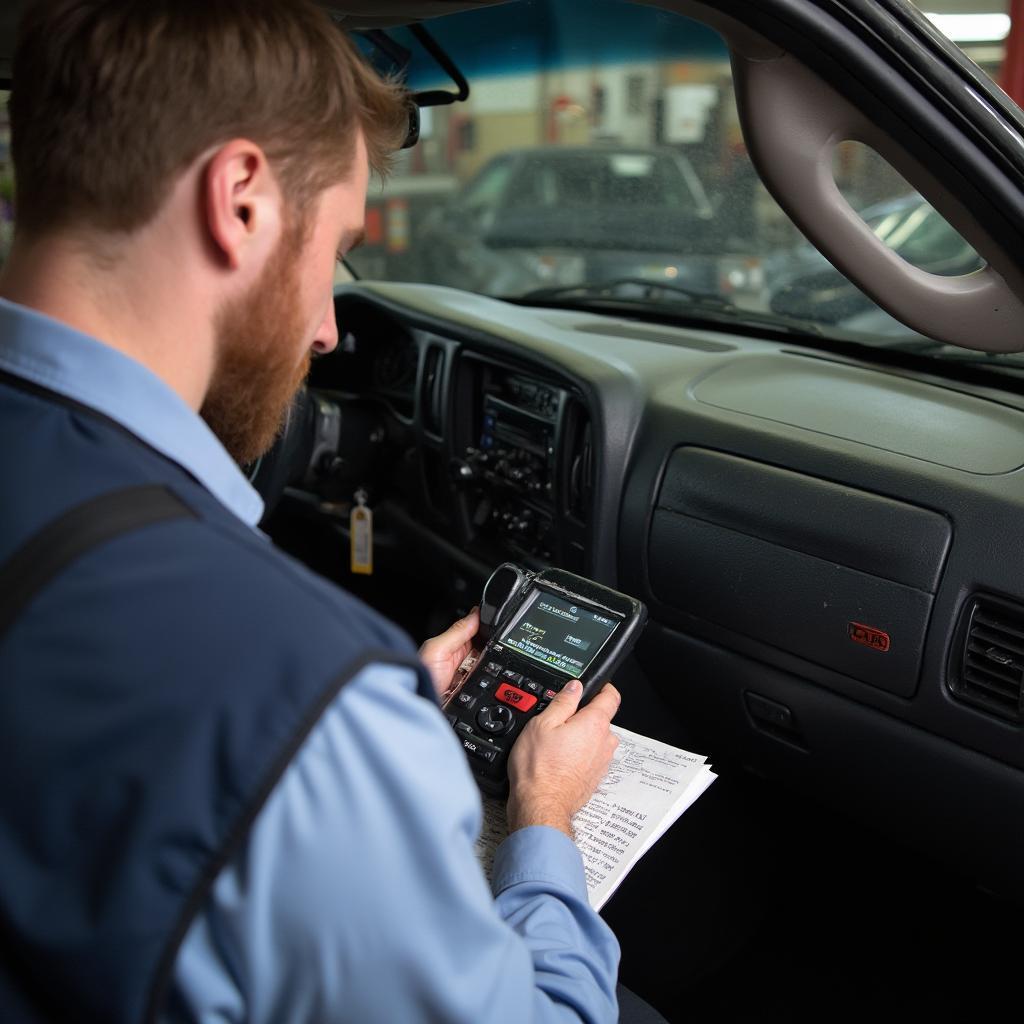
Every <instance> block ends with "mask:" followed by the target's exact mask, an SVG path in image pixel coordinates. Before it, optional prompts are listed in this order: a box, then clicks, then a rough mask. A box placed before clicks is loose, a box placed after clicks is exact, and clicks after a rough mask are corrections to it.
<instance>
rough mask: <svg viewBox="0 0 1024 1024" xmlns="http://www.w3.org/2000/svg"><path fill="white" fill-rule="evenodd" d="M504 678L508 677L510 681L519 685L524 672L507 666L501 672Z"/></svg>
mask: <svg viewBox="0 0 1024 1024" xmlns="http://www.w3.org/2000/svg"><path fill="white" fill-rule="evenodd" d="M501 677H502V679H507V680H508V681H509V682H510V683H515V684H516V686H518V685H519V684H520V683H521V682H522V681H523V673H522V672H517V671H516V670H515V669H514V668H507V669H505V671H504V672H502V673H501Z"/></svg>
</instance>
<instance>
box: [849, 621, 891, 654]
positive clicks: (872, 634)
mask: <svg viewBox="0 0 1024 1024" xmlns="http://www.w3.org/2000/svg"><path fill="white" fill-rule="evenodd" d="M847 632H848V634H849V637H850V639H851V640H852V641H853V642H854V643H857V644H863V645H864V646H865V647H870V648H871V649H872V650H873V651H882V652H885V651H887V650H889V647H890V646H891V644H892V641H891V640H890V639H889V634H888V633H886V632H885V631H884V630H881V629H875V627H874V626H865V625H864V623H863V622H851V623H848V625H847Z"/></svg>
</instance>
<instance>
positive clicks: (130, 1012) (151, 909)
mask: <svg viewBox="0 0 1024 1024" xmlns="http://www.w3.org/2000/svg"><path fill="white" fill-rule="evenodd" d="M19 38H20V41H19V45H18V49H17V52H16V55H15V62H14V71H13V82H14V87H13V93H12V98H11V101H10V116H11V131H12V145H13V159H14V165H15V172H16V179H17V206H18V216H17V224H16V230H15V240H14V246H13V251H12V254H11V256H10V259H9V262H8V263H7V265H6V266H5V268H4V270H3V273H2V276H0V425H2V431H3V436H4V437H5V438H6V439H7V443H6V444H5V445H4V446H3V451H2V454H0V472H2V474H3V479H4V493H5V497H4V501H3V506H2V510H0V575H2V579H0V679H2V680H3V682H4V686H3V688H2V691H0V694H2V695H0V702H2V703H0V780H2V782H0V786H2V787H3V788H2V799H0V944H2V955H0V1019H3V1020H11V1021H14V1020H18V1021H21V1020H29V1021H31V1020H82V1021H87V1020H103V1021H138V1020H140V1019H146V1020H155V1021H172V1020H174V1021H176V1020H200V1019H201V1020H206V1021H209V1020H223V1021H242V1020H244V1021H252V1022H260V1021H274V1022H282V1021H285V1022H292V1021H307V1020H308V1021H318V1022H319V1021H332V1020H349V1021H358V1022H367V1021H387V1022H411V1021H418V1020H431V1021H451V1022H456V1021H471V1022H473V1024H479V1022H481V1021H483V1020H493V1021H513V1020H514V1021H526V1020H530V1021H545V1020H552V1021H553V1020H559V1021H566V1020H570V1019H574V1020H575V1019H581V1020H588V1021H607V1020H614V1019H616V1018H617V1014H618V1013H619V1010H618V1008H617V998H622V1000H623V1010H622V1013H623V1018H625V1016H626V1015H627V1013H626V1010H625V1005H626V1001H627V1000H628V1001H629V1005H630V1007H631V1008H632V1010H631V1012H632V1013H634V1014H635V1016H633V1017H631V1018H630V1019H634V1020H638V1019H641V1018H643V1019H651V1020H654V1019H660V1018H657V1017H656V1015H655V1014H654V1013H653V1011H651V1010H650V1008H649V1007H646V1004H643V1003H642V1002H641V1001H639V1000H636V998H635V997H634V996H632V995H631V994H629V993H625V992H624V991H622V992H621V996H617V986H616V973H617V965H618V958H619V949H618V945H617V942H616V940H615V938H614V936H613V935H612V933H611V932H610V930H609V929H608V927H607V926H606V925H605V924H604V922H603V921H602V920H601V918H600V917H599V916H598V915H597V914H595V913H594V912H593V911H592V910H591V909H590V907H589V905H588V902H587V889H586V884H585V879H584V873H583V867H582V862H581V858H580V854H579V852H578V851H577V849H576V847H575V846H574V844H573V842H572V840H571V825H570V818H571V815H572V814H573V813H574V811H575V810H576V809H578V808H579V807H580V806H581V805H582V804H583V803H584V802H585V801H586V800H587V799H588V798H589V796H590V795H591V793H592V792H593V790H594V788H595V786H596V784H597V782H598V781H599V779H600V778H601V776H602V774H603V772H604V770H605V768H606V766H607V764H608V762H609V759H610V757H611V754H612V751H613V749H614V746H615V742H616V741H615V737H614V735H613V734H612V733H611V732H610V729H609V722H610V720H611V718H612V716H613V715H614V714H615V711H616V709H617V707H618V702H619V697H618V694H617V692H616V691H615V689H614V688H613V687H612V686H610V685H609V686H607V687H606V688H605V689H604V690H603V691H602V692H601V693H600V694H599V695H598V696H597V697H596V698H595V699H594V701H593V702H592V703H591V704H590V705H589V706H588V707H586V708H584V709H582V710H580V711H579V712H577V711H576V707H577V703H578V700H579V694H578V690H579V687H578V684H577V685H576V686H575V687H574V686H573V685H570V686H568V687H567V688H566V690H565V691H564V692H563V693H562V694H560V695H559V696H558V697H557V698H556V699H555V700H554V701H553V702H552V704H551V706H550V707H549V708H548V709H547V710H546V711H545V712H544V714H543V715H542V716H540V717H539V718H537V719H536V720H535V721H533V722H532V723H531V724H530V727H529V728H528V729H527V730H526V731H525V732H524V733H523V736H522V738H521V739H520V740H519V742H518V743H517V745H516V747H515V754H514V757H513V759H512V763H511V775H512V793H511V797H510V800H509V808H508V809H509V817H510V824H511V826H512V828H513V830H514V831H513V833H512V834H511V835H510V836H509V838H508V839H507V840H506V841H505V842H504V843H503V844H502V846H501V848H500V850H499V852H498V855H497V859H496V862H495V866H494V872H493V882H492V891H489V890H488V886H487V883H486V881H485V879H484V876H483V874H482V872H481V869H480V867H479V864H478V862H477V859H476V855H475V852H474V841H475V838H476V836H477V834H478V831H479V827H480V823H481V806H480V800H479V796H478V793H477V790H476V786H475V784H474V782H473V780H472V777H471V775H470V773H469V771H468V768H467V765H466V763H465V758H464V754H463V751H462V749H461V747H460V745H459V744H458V742H457V741H456V739H455V736H454V734H453V733H452V731H451V729H450V727H449V726H448V724H447V722H446V720H445V718H444V715H443V714H442V713H441V711H440V709H439V705H438V700H437V693H438V691H440V690H441V689H443V688H444V687H445V686H446V685H447V684H448V683H449V681H450V679H451V676H452V673H453V670H454V668H455V666H457V665H458V664H459V663H460V662H461V660H462V658H463V657H464V655H465V654H466V652H467V651H468V649H469V647H468V645H469V641H470V640H471V638H472V636H473V634H474V633H475V632H476V629H477V625H478V620H477V618H476V615H475V613H474V614H471V615H470V616H469V617H468V618H467V619H465V620H463V621H460V622H458V623H456V624H455V625H454V626H452V627H451V629H449V630H448V631H447V632H445V633H444V634H442V635H441V636H439V637H435V638H434V639H432V640H430V641H428V642H427V643H426V644H424V645H423V647H422V649H421V650H420V651H419V652H417V650H416V648H415V647H414V646H413V645H412V643H411V642H410V641H409V640H408V638H407V637H405V635H404V634H403V633H401V632H400V631H399V630H398V629H397V628H396V627H394V626H392V625H391V624H389V623H388V622H386V621H384V620H383V619H382V618H380V617H379V616H378V615H376V614H375V613H373V612H372V611H371V610H369V609H368V608H366V607H364V606H362V605H361V604H360V603H359V602H357V601H356V600H355V599H354V598H352V597H351V596H350V595H348V594H346V593H344V592H342V591H340V590H338V589H336V588H335V587H333V586H332V585H330V584H329V583H328V582H326V581H325V580H323V579H321V578H319V577H318V576H316V575H314V574H313V573H311V572H310V571H308V570H306V569H305V568H304V567H302V566H301V565H299V564H298V563H296V562H294V561H292V560H290V559H289V558H287V557H286V556H284V555H282V554H281V553H279V552H278V551H276V550H275V549H274V548H273V547H272V545H271V544H270V543H268V541H267V538H266V537H265V536H264V535H263V534H262V533H260V532H259V530H258V528H257V524H258V522H259V521H260V518H261V515H262V503H261V500H260V498H259V496H258V495H257V493H256V492H255V491H254V490H253V489H252V487H251V486H250V484H249V483H248V481H247V479H246V477H245V475H244V474H243V473H242V471H241V470H240V468H239V466H240V465H245V464H248V463H250V462H251V461H252V460H253V459H255V458H256V457H258V456H259V455H260V453H262V452H264V451H266V450H267V449H268V448H269V446H270V445H271V444H272V442H273V440H274V438H275V436H276V434H277V433H278V432H279V430H280V426H281V423H282V421H283V416H284V414H285V410H286V409H287V407H288V405H289V403H290V401H291V399H292V397H293V396H294V393H295V391H296V389H297V387H298V386H299V385H300V383H301V382H302V381H303V379H304V378H305V376H306V372H307V370H308V366H309V361H310V358H311V355H313V354H324V353H328V352H330V351H331V350H332V349H333V348H334V347H335V345H336V343H337V339H338V333H337V327H336V324H335V320H334V306H333V298H332V279H333V273H334V266H335V259H336V256H337V254H339V253H344V252H345V251H347V250H348V249H349V248H350V247H351V246H353V245H354V244H355V243H356V241H357V240H358V237H359V235H360V234H361V231H362V227H363V217H364V207H365V199H366V191H367V183H368V178H369V173H370V167H371V166H372V167H374V168H376V169H377V170H384V168H385V166H386V163H387V159H388V155H389V154H390V153H391V152H393V151H394V150H395V149H396V148H397V147H398V146H399V145H400V144H401V142H402V140H403V139H404V135H405V132H406V128H407V123H408V107H407V102H408V101H407V96H406V94H405V93H404V92H403V90H402V89H401V88H400V87H399V86H397V85H395V84H394V83H389V82H385V81H383V80H382V79H381V78H379V77H378V76H377V75H376V74H375V73H374V72H373V71H372V70H371V69H370V67H369V65H367V64H366V63H365V62H364V61H363V59H362V58H361V57H360V56H359V55H358V53H357V51H356V49H355V48H354V46H353V45H352V44H351V42H350V41H349V40H348V39H347V38H346V37H345V36H344V34H343V33H341V32H340V31H338V29H337V28H336V27H335V26H334V25H333V23H332V22H331V20H330V18H329V17H328V16H327V15H326V13H325V12H324V11H323V10H322V9H320V8H319V7H317V6H315V5H314V4H313V3H311V2H310V0H147V2H146V3H139V2H132V0H42V2H39V3H36V4H35V5H33V6H32V7H30V8H29V10H28V12H27V14H26V16H25V19H24V21H23V23H22V27H21V34H20V37H19ZM620 991H621V990H620Z"/></svg>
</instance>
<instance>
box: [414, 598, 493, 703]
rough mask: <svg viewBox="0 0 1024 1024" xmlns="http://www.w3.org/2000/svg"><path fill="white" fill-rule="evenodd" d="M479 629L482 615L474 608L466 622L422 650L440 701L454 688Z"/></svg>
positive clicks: (451, 628)
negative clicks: (449, 689) (453, 683)
mask: <svg viewBox="0 0 1024 1024" xmlns="http://www.w3.org/2000/svg"><path fill="white" fill-rule="evenodd" d="M479 628H480V613H479V610H478V609H477V608H474V609H473V610H472V611H471V612H470V613H469V614H468V615H467V616H466V617H465V618H464V619H459V621H458V622H456V623H454V624H453V625H451V626H449V627H448V628H447V629H446V630H445V631H444V632H443V633H441V634H440V635H439V636H434V637H431V638H430V639H429V640H425V641H424V642H423V645H422V646H421V647H420V660H421V661H422V662H423V664H424V665H426V667H427V671H428V672H430V678H431V679H433V680H434V689H435V690H436V691H437V697H438V700H440V699H441V698H442V697H443V696H444V694H445V692H446V691H447V690H448V687H449V686H451V683H452V678H453V677H454V675H455V670H456V669H457V668H458V667H459V666H460V665H461V664H462V662H463V661H464V660H465V658H466V655H467V654H469V652H470V651H471V650H472V640H473V637H474V636H476V633H477V630H478V629H479Z"/></svg>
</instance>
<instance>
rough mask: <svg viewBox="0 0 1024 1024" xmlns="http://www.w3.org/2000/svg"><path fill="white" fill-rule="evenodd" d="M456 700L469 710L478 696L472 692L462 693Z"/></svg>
mask: <svg viewBox="0 0 1024 1024" xmlns="http://www.w3.org/2000/svg"><path fill="white" fill-rule="evenodd" d="M456 700H457V701H458V702H459V703H460V704H461V705H462V706H463V707H464V708H465V709H466V710H467V711H469V710H470V709H471V708H472V707H473V705H474V704H476V697H474V696H473V695H472V694H471V693H460V694H459V696H458V697H457V698H456Z"/></svg>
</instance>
